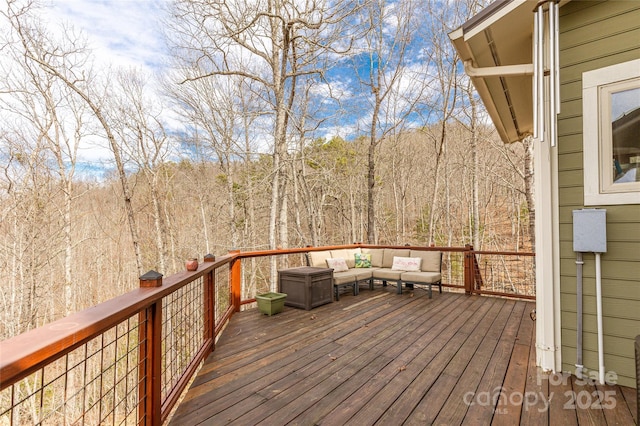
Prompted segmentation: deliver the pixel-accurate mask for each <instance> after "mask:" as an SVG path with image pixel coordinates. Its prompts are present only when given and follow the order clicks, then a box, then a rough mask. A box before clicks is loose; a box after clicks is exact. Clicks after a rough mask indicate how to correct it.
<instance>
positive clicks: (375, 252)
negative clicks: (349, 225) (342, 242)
mask: <svg viewBox="0 0 640 426" xmlns="http://www.w3.org/2000/svg"><path fill="white" fill-rule="evenodd" d="M362 253H368V254H370V255H371V267H372V268H382V256H383V254H384V249H375V248H374V249H372V248H363V249H362Z"/></svg>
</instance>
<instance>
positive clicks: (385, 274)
mask: <svg viewBox="0 0 640 426" xmlns="http://www.w3.org/2000/svg"><path fill="white" fill-rule="evenodd" d="M402 274H403V272H402V271H392V270H391V269H390V268H383V269H374V270H373V278H376V279H379V280H391V281H398V280H399V279H400V276H401V275H402Z"/></svg>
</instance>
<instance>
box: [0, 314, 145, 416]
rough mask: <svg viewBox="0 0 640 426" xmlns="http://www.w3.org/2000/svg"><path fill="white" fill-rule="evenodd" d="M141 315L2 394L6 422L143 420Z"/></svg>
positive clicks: (0, 403)
mask: <svg viewBox="0 0 640 426" xmlns="http://www.w3.org/2000/svg"><path fill="white" fill-rule="evenodd" d="M138 328H139V324H138V317H137V315H136V316H134V317H131V318H129V319H127V320H125V321H123V322H121V323H119V324H118V325H117V326H115V327H113V328H110V329H109V330H107V331H105V332H104V333H102V334H100V335H99V336H97V337H95V338H93V339H91V340H90V341H88V342H86V343H85V344H82V345H80V346H79V347H77V348H75V349H74V350H72V351H70V352H69V353H67V354H65V355H63V356H62V357H60V358H58V359H57V360H55V361H53V362H51V363H49V364H47V365H46V366H45V367H43V368H41V369H40V370H37V371H36V372H34V373H32V374H31V375H29V376H27V377H26V378H24V379H22V380H20V381H18V382H17V383H15V384H13V385H12V386H9V387H7V388H6V389H4V390H3V391H2V392H1V393H0V425H5V424H7V425H9V424H13V425H61V424H74V425H85V424H87V425H95V424H100V425H109V424H111V425H116V424H117V425H122V424H137V423H138V418H137V407H138V368H137V367H138V364H139V362H140V361H139V360H138V353H139V352H138Z"/></svg>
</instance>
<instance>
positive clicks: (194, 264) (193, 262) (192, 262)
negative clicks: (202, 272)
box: [184, 257, 198, 271]
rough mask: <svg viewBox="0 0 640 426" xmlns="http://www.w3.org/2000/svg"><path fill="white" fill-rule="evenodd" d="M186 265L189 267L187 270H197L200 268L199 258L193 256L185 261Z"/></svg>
mask: <svg viewBox="0 0 640 426" xmlns="http://www.w3.org/2000/svg"><path fill="white" fill-rule="evenodd" d="M184 266H185V267H186V268H187V271H195V270H197V269H198V259H196V258H195V257H192V258H191V259H187V261H186V262H185V263H184Z"/></svg>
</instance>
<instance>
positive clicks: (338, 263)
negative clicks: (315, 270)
mask: <svg viewBox="0 0 640 426" xmlns="http://www.w3.org/2000/svg"><path fill="white" fill-rule="evenodd" d="M327 266H328V267H329V268H332V269H333V272H344V271H348V270H349V267H348V266H347V262H346V261H345V260H344V259H343V258H341V257H330V258H328V259H327Z"/></svg>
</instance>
